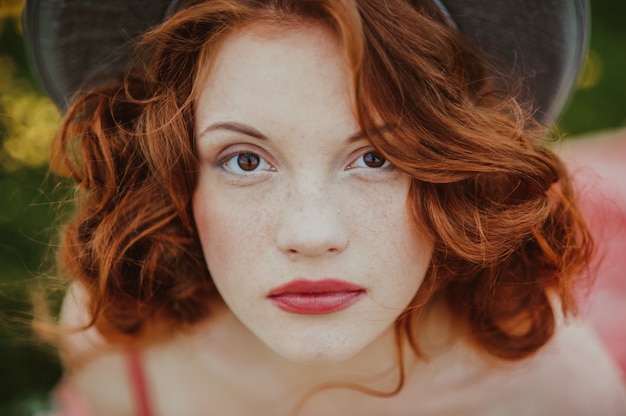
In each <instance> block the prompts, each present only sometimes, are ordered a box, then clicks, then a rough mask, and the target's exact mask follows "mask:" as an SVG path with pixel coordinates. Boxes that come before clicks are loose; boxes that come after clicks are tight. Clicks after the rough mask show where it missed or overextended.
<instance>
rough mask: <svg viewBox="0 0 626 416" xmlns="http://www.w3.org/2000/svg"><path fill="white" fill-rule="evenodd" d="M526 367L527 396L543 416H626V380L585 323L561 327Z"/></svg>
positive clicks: (524, 387)
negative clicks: (553, 415)
mask: <svg viewBox="0 0 626 416" xmlns="http://www.w3.org/2000/svg"><path fill="white" fill-rule="evenodd" d="M522 368H523V370H522V373H521V374H520V375H521V376H522V380H523V382H522V383H521V385H520V388H521V390H522V391H525V392H526V394H523V395H522V396H526V397H528V398H530V399H531V400H532V402H533V404H532V406H533V408H535V409H536V410H538V411H539V412H540V414H568V415H573V416H578V415H580V416H583V415H596V414H598V415H600V414H601V415H606V416H612V415H615V416H620V415H626V385H625V379H624V378H623V375H622V374H621V373H620V370H619V368H618V367H617V364H616V363H615V362H614V361H613V360H612V358H611V357H610V356H609V354H608V352H607V351H606V350H605V348H604V346H603V345H602V343H601V342H600V341H599V339H598V338H597V336H596V334H595V333H594V332H593V330H592V329H591V328H590V327H589V326H588V325H586V324H584V323H581V322H571V323H569V324H563V325H560V326H559V328H558V329H557V332H556V334H555V336H554V338H553V340H552V341H551V342H550V344H548V345H547V346H546V347H545V348H544V349H543V350H542V351H540V352H539V353H538V354H537V356H535V357H533V358H532V359H530V360H529V362H528V364H527V366H522Z"/></svg>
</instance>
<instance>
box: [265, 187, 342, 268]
mask: <svg viewBox="0 0 626 416" xmlns="http://www.w3.org/2000/svg"><path fill="white" fill-rule="evenodd" d="M287 199H288V202H287V203H286V204H285V206H284V207H283V208H284V210H283V216H282V219H281V223H280V226H279V228H278V231H277V234H276V243H277V244H278V247H279V248H280V250H281V251H283V252H284V253H286V254H287V255H288V256H289V257H290V258H292V259H293V260H297V259H298V258H305V257H318V256H322V255H325V254H338V253H340V252H341V251H343V249H344V248H345V247H346V246H347V245H348V232H347V229H346V227H345V224H344V222H343V220H342V216H341V211H340V209H339V207H340V206H341V204H340V203H339V201H336V200H335V199H334V198H332V197H331V196H330V195H329V193H328V192H324V190H323V189H321V188H318V189H315V190H307V191H305V192H297V193H291V196H290V197H289V198H287Z"/></svg>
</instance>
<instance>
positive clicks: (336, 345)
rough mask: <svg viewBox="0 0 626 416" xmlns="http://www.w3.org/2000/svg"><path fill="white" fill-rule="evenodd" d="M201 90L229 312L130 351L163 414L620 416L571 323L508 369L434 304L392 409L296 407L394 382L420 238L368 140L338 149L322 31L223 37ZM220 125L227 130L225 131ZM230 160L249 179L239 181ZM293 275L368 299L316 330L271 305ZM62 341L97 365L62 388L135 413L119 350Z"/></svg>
mask: <svg viewBox="0 0 626 416" xmlns="http://www.w3.org/2000/svg"><path fill="white" fill-rule="evenodd" d="M199 82H200V84H199V85H201V86H202V87H203V92H202V94H201V95H200V97H199V101H198V105H197V114H196V138H197V148H198V156H199V158H200V161H201V167H200V173H199V181H198V187H197V189H196V192H195V197H194V200H193V209H194V214H195V217H196V221H197V225H198V231H199V234H200V239H201V243H202V245H203V248H204V252H205V255H206V259H207V264H208V267H209V270H210V272H211V274H212V276H213V279H214V280H215V283H216V285H217V287H218V289H219V291H220V293H221V295H222V297H223V298H224V304H223V305H215V307H214V308H213V310H212V312H213V313H212V315H211V317H210V318H209V319H208V320H207V321H206V322H203V323H201V324H199V325H198V326H197V327H196V328H195V330H194V331H192V332H189V333H181V334H179V335H177V336H176V337H174V338H172V339H170V340H168V341H166V342H163V343H162V344H158V345H150V346H147V347H146V348H144V349H142V351H141V358H142V361H143V365H144V371H145V374H146V378H147V380H148V389H149V395H150V401H151V403H152V406H153V408H154V409H155V410H156V411H157V412H158V414H159V415H174V414H176V415H178V414H183V415H203V414H224V415H231V414H232V415H240V414H241V415H248V414H255V415H268V416H269V415H272V416H276V415H279V416H283V415H285V416H286V415H292V414H294V409H296V408H299V412H298V413H297V414H298V415H299V416H308V415H320V414H323V415H347V414H358V415H370V416H374V415H382V414H389V415H405V416H409V415H410V416H415V415H432V416H434V415H463V416H467V415H481V416H484V415H503V414H506V415H513V416H522V415H536V414H567V415H581V416H582V415H589V414H602V415H608V416H613V415H615V416H617V415H621V414H623V409H626V398H625V397H624V390H623V386H622V385H621V384H620V379H619V374H618V373H617V371H616V370H615V366H614V363H612V362H611V361H610V359H609V358H608V355H607V354H606V351H604V350H603V347H602V345H601V344H600V343H599V342H598V341H597V339H596V337H595V335H594V334H593V333H592V332H591V331H590V330H589V329H588V328H587V327H585V326H584V325H580V324H577V323H570V324H568V325H565V324H563V323H562V322H560V323H559V326H558V328H557V331H556V334H555V336H554V338H553V340H552V341H551V342H550V343H549V344H548V345H546V347H545V348H544V349H542V350H541V351H539V352H538V353H537V354H536V355H535V356H533V357H531V358H529V359H527V360H523V361H519V362H507V363H503V362H498V361H496V360H494V359H492V358H488V357H485V356H483V355H481V354H479V353H477V352H476V351H475V350H474V349H472V348H471V346H469V345H467V344H466V343H465V342H463V340H462V339H459V338H458V337H456V335H455V334H456V332H455V329H454V327H453V326H452V325H451V322H450V320H449V318H448V315H447V312H446V309H445V307H444V306H443V305H442V304H441V303H439V302H437V301H435V302H433V304H431V305H429V307H428V309H427V313H424V314H423V316H421V318H420V321H419V322H418V325H419V326H418V331H417V333H418V336H419V342H420V346H421V347H422V349H423V351H424V353H425V355H426V357H427V359H426V360H421V359H417V358H416V357H414V356H413V355H412V354H411V353H410V351H409V348H408V346H407V345H404V349H405V351H406V355H405V357H404V362H403V364H404V368H405V369H406V380H405V384H404V387H403V389H402V390H401V391H400V392H399V393H398V394H397V395H394V396H393V397H391V398H379V397H374V396H372V395H367V394H363V393H361V392H359V391H356V390H354V389H344V388H333V389H328V390H324V391H320V392H318V393H317V394H315V395H313V396H311V397H310V398H309V399H308V400H307V401H305V402H304V404H303V403H302V402H300V400H301V399H302V398H303V397H305V396H306V394H307V393H310V392H311V391H312V390H313V389H315V388H316V387H319V386H320V385H323V384H324V383H328V382H330V383H333V382H334V383H338V382H353V383H357V384H359V385H360V386H366V387H369V388H373V389H377V390H378V391H383V392H389V391H392V390H393V389H394V388H395V387H396V386H397V382H398V369H397V361H396V355H395V347H394V339H393V334H392V331H391V328H392V324H393V321H394V320H395V318H396V317H397V316H398V314H399V313H401V311H402V309H403V308H404V307H405V306H406V305H407V304H408V303H409V302H410V300H411V298H412V297H413V295H414V294H415V292H416V291H417V289H418V288H419V285H420V284H421V282H422V279H423V276H424V273H425V271H426V268H427V265H428V261H429V258H430V253H431V250H432V244H433V242H432V241H431V239H430V238H429V237H428V236H427V235H426V234H424V233H422V232H420V231H419V229H418V227H415V226H414V225H413V224H412V222H411V221H410V219H409V216H408V213H407V209H406V197H407V192H408V187H409V180H408V178H406V177H405V176H404V175H403V174H402V173H400V172H398V171H397V170H394V169H393V168H392V167H385V165H382V167H372V166H368V163H369V162H372V160H374V161H376V158H373V159H372V155H371V153H370V152H371V151H372V150H373V149H372V148H371V147H370V146H369V144H368V142H367V141H366V140H364V139H362V138H357V139H352V140H349V138H351V137H354V136H355V134H358V126H357V124H356V122H355V119H354V115H353V113H352V108H353V105H352V104H353V103H352V101H351V97H352V94H351V91H350V87H349V86H350V85H351V84H350V79H349V76H348V74H347V71H346V69H345V64H344V61H343V60H342V55H341V53H340V50H339V48H338V47H337V45H336V43H335V42H334V40H333V38H332V36H331V35H330V34H329V33H328V32H326V31H325V30H324V29H322V28H319V27H315V26H311V27H301V28H298V30H297V31H296V30H291V31H289V30H285V29H277V28H268V27H264V26H252V27H248V28H246V29H241V30H238V31H235V32H234V33H233V34H231V35H229V37H227V38H226V40H225V42H224V43H223V44H222V46H221V48H220V50H219V52H218V54H217V57H216V60H215V62H214V64H213V65H212V67H211V68H210V69H209V68H207V72H206V78H204V79H200V80H199ZM225 122H229V123H233V122H236V123H240V124H239V125H238V126H237V128H236V129H234V130H236V131H233V128H232V127H233V124H230V125H228V128H225V125H224V123H225ZM244 123H245V125H246V126H247V127H246V128H245V129H244V130H245V131H247V132H246V133H242V132H241V130H242V128H241V125H242V124H244ZM216 126H217V127H216ZM250 128H254V131H256V132H261V133H262V134H263V135H264V136H265V139H259V138H258V137H254V136H258V134H257V133H256V132H254V133H253V134H250V132H251V131H252V130H250ZM242 152H243V153H244V155H245V156H244V157H243V158H239V156H237V155H238V153H242ZM251 153H254V154H256V155H258V156H259V157H260V158H256V157H251V156H250V154H251ZM368 154H369V156H366V157H365V158H363V156H364V155H368ZM261 158H262V159H261ZM238 161H239V162H241V164H242V165H243V166H245V167H247V168H250V167H255V169H254V170H252V171H251V172H252V173H250V171H248V172H246V171H241V170H240V168H241V166H240V164H239V163H237V162H238ZM366 161H368V163H366ZM378 162H379V161H378ZM257 163H258V165H257ZM369 164H370V165H372V163H369ZM376 164H377V163H374V165H376ZM256 169H258V171H257V170H256ZM302 277H306V278H309V279H318V278H325V277H334V278H341V279H344V280H348V281H350V282H352V283H356V284H358V285H361V286H363V287H364V288H366V290H367V294H366V296H364V297H363V298H362V299H360V300H359V301H358V302H357V303H355V304H353V305H352V306H351V307H349V308H348V309H345V310H343V311H340V312H337V313H333V314H329V315H321V316H302V315H293V314H289V313H286V312H284V311H282V310H280V309H278V308H276V307H275V306H274V305H273V304H272V303H271V302H269V301H268V300H267V294H268V292H269V291H271V290H272V289H273V288H274V287H276V286H278V285H281V284H283V283H285V282H287V281H289V280H290V279H294V278H302ZM85 302H86V297H85V294H84V291H83V290H81V288H80V287H78V286H74V287H72V289H71V291H70V292H69V294H68V296H67V298H66V301H65V304H64V310H63V315H62V324H64V325H67V326H74V327H75V326H79V325H81V324H84V323H85V322H87V321H88V317H86V316H85V313H84V311H85V310H86V308H85V306H84V303H85ZM555 306H557V307H556V308H555V310H557V311H558V305H555ZM89 331H92V330H89ZM67 341H68V349H69V350H68V351H67V354H66V362H67V360H68V357H70V356H71V355H77V354H82V355H89V354H90V353H91V354H92V356H93V355H94V352H96V351H95V350H96V349H97V350H98V351H97V354H95V355H96V357H97V358H95V359H92V360H90V361H89V362H88V363H87V364H85V365H82V366H80V367H76V368H73V369H72V370H73V371H72V372H70V374H69V375H68V377H67V380H66V382H65V383H64V385H65V386H66V387H68V388H70V389H73V391H75V392H77V393H78V394H79V396H80V397H83V398H86V399H87V400H88V402H89V403H90V404H91V405H92V408H93V409H94V414H102V415H110V414H115V415H122V416H123V415H132V414H136V411H135V407H134V406H135V403H134V400H135V398H134V397H133V394H132V386H131V385H130V384H129V380H128V375H127V364H126V356H125V353H124V352H121V353H120V352H117V351H115V350H113V349H108V348H107V346H106V345H104V344H103V343H102V341H101V340H100V339H99V338H98V337H97V334H93V333H92V332H84V333H79V334H75V335H72V336H70V337H68V339H67ZM66 393H67V392H66ZM66 396H67V394H66ZM112 398H114V400H112ZM299 405H302V406H301V407H298V406H299ZM69 406H71V405H69V404H68V408H69ZM78 413H79V414H86V413H85V412H84V411H80V412H78Z"/></svg>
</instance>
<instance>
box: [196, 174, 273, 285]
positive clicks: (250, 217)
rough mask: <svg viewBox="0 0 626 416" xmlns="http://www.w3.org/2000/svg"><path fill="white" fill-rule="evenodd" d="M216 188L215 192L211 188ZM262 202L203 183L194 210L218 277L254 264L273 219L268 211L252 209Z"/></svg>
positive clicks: (208, 259)
mask: <svg viewBox="0 0 626 416" xmlns="http://www.w3.org/2000/svg"><path fill="white" fill-rule="evenodd" d="M210 190H212V191H210ZM257 203H258V202H254V201H240V200H239V198H229V197H228V195H224V192H220V190H219V189H216V187H209V186H202V183H200V184H199V187H198V189H197V190H196V192H195V194H194V201H193V212H194V217H195V221H196V226H197V228H198V235H199V238H200V243H201V245H202V250H203V252H204V256H205V260H206V262H207V265H208V267H209V270H210V272H211V275H212V276H213V278H214V280H216V283H218V282H217V280H220V277H222V276H223V275H224V274H225V271H230V272H234V271H237V270H239V269H242V268H245V267H246V265H247V264H252V263H253V261H252V260H253V259H255V258H258V256H259V255H260V250H261V249H262V248H263V247H265V246H267V244H265V243H264V242H263V241H262V240H263V238H265V237H266V236H267V235H269V233H268V230H267V228H268V224H269V222H270V218H268V217H267V215H265V214H264V212H265V213H266V212H267V209H264V210H250V209H249V208H248V207H250V206H257V205H256V204H257Z"/></svg>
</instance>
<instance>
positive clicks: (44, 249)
mask: <svg viewBox="0 0 626 416" xmlns="http://www.w3.org/2000/svg"><path fill="white" fill-rule="evenodd" d="M21 7H22V0H0V198H2V201H1V203H0V415H31V414H33V413H36V412H37V411H38V410H39V409H43V408H45V407H46V406H48V405H49V401H48V392H49V391H50V389H51V388H52V387H53V386H54V384H55V382H56V381H57V380H58V379H59V377H60V376H61V369H60V366H59V364H58V360H57V357H56V355H55V354H54V352H53V351H52V349H50V348H44V347H41V345H40V343H38V342H37V338H36V336H35V335H34V334H33V333H32V331H31V330H30V326H29V323H28V319H29V316H30V314H31V313H32V301H31V297H30V293H29V290H27V288H28V287H32V286H33V284H34V283H35V282H36V280H37V279H38V278H39V276H41V275H42V274H44V273H45V272H47V271H48V270H49V268H50V266H51V259H52V258H53V257H54V249H53V244H52V243H51V241H52V238H53V236H54V224H55V223H56V222H57V221H58V220H57V217H58V215H59V211H60V209H61V206H60V204H59V202H58V201H61V200H62V198H63V195H62V192H61V191H58V189H57V188H58V183H57V182H58V181H57V180H56V179H54V178H51V177H49V176H48V175H47V166H46V158H47V154H48V146H49V143H50V138H51V136H52V134H53V131H54V130H55V128H56V127H57V126H58V125H59V120H60V114H59V112H58V110H57V109H56V108H55V107H54V105H53V104H52V103H51V102H50V100H48V99H47V98H46V97H44V96H43V95H42V94H41V91H40V90H39V88H38V86H37V85H36V84H35V83H34V81H33V79H32V77H31V73H30V71H29V69H28V64H27V62H26V57H25V54H24V51H23V45H22V38H21V25H20V15H21ZM591 7H592V36H591V47H590V51H589V54H588V57H587V60H586V65H585V69H584V71H583V73H582V74H581V77H580V80H579V85H578V89H577V91H576V93H575V94H574V97H573V99H572V101H571V103H570V105H569V107H568V109H567V111H566V113H565V115H564V116H563V117H562V118H561V120H560V121H559V128H560V130H561V131H563V132H565V133H566V134H568V135H570V136H577V135H583V134H587V133H590V132H596V131H599V130H605V129H615V128H620V127H624V126H626V25H625V24H624V23H623V18H624V16H626V1H614V0H591ZM625 163H626V162H625Z"/></svg>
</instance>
